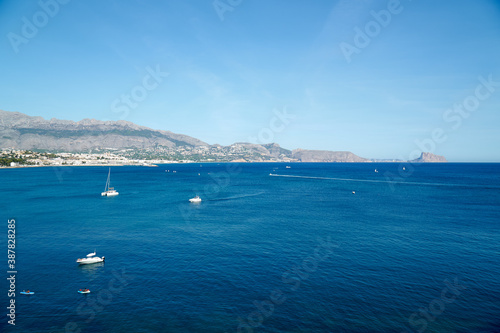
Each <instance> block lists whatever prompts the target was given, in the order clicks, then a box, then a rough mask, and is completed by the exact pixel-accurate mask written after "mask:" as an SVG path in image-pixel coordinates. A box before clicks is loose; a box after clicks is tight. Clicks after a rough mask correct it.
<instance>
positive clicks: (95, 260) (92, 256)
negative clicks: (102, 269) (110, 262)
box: [76, 251, 104, 265]
mask: <svg viewBox="0 0 500 333" xmlns="http://www.w3.org/2000/svg"><path fill="white" fill-rule="evenodd" d="M95 255H96V253H95V251H94V252H92V253H89V254H87V257H86V258H79V259H76V262H77V263H79V264H80V265H85V264H95V263H98V262H104V256H103V257H96V256H95Z"/></svg>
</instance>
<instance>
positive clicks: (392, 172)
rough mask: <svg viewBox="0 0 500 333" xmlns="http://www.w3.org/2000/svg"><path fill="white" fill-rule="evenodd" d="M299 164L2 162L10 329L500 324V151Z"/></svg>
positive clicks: (481, 327) (421, 328) (468, 327)
mask: <svg viewBox="0 0 500 333" xmlns="http://www.w3.org/2000/svg"><path fill="white" fill-rule="evenodd" d="M285 165H286V164H240V165H237V164H171V165H160V166H159V167H157V168H148V167H131V166H130V167H112V172H111V181H112V185H113V186H115V188H116V189H117V190H118V191H119V192H120V195H119V196H118V197H113V198H104V197H101V196H100V193H101V191H102V190H103V189H104V184H105V182H106V177H107V172H108V168H107V167H65V168H26V169H3V170H0V209H1V218H2V220H3V221H4V226H3V227H2V230H3V231H2V232H3V233H4V236H2V237H1V242H0V244H1V246H2V248H3V249H4V250H2V252H3V253H5V255H4V257H3V259H1V267H2V270H3V275H4V276H5V277H7V273H6V272H7V270H8V269H7V256H6V252H7V251H6V249H7V221H8V219H12V218H15V220H16V269H17V271H18V273H17V276H16V278H17V280H16V287H17V291H16V294H17V295H16V297H15V299H16V321H15V323H16V326H15V329H13V327H11V325H8V324H7V317H6V316H5V314H6V313H7V310H6V309H5V308H6V306H7V305H8V303H7V302H8V301H9V298H8V297H7V291H8V288H9V286H8V284H7V283H6V279H5V278H3V279H2V281H3V282H2V284H0V287H1V288H2V290H1V291H0V292H1V294H2V295H3V296H2V300H3V301H2V304H3V305H2V308H3V309H4V310H3V314H2V319H1V321H0V325H1V329H0V330H3V331H16V332H65V331H66V332H78V331H79V330H80V331H81V332H237V331H240V332H252V331H253V332H500V164H453V163H447V164H422V165H419V166H414V167H413V166H411V165H405V166H406V170H402V165H400V164H393V163H387V164H384V163H380V164H374V163H368V164H363V163H361V164H349V163H347V164H321V163H320V164H308V163H302V164H300V163H293V164H289V165H290V166H291V168H285ZM375 168H376V169H378V171H379V172H378V173H375V172H374V169H375ZM166 170H170V172H165V171H166ZM174 170H175V171H176V172H175V173H174V172H173V171H174ZM270 173H272V174H276V175H280V176H270V175H269V174H270ZM283 175H293V176H299V177H282V176H283ZM388 180H389V181H395V182H388ZM352 191H355V193H354V194H353V193H352ZM197 194H198V195H200V196H201V197H202V199H203V202H201V203H200V204H190V203H189V202H188V199H189V198H191V197H193V196H194V195H197ZM94 249H96V250H97V254H98V255H101V256H102V255H104V256H105V257H106V262H105V263H104V264H96V265H89V266H83V267H79V266H78V265H77V264H76V263H75V260H76V259H77V258H79V257H82V256H84V255H85V254H87V253H89V252H92V251H93V250H94ZM80 288H89V289H90V290H91V291H92V292H91V294H88V295H81V294H78V293H77V290H78V289H80ZM23 289H31V290H33V291H35V292H36V294H35V295H33V296H22V295H19V294H18V292H19V291H22V290H23Z"/></svg>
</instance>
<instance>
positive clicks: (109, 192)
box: [101, 168, 118, 197]
mask: <svg viewBox="0 0 500 333" xmlns="http://www.w3.org/2000/svg"><path fill="white" fill-rule="evenodd" d="M110 177H111V168H109V172H108V180H107V181H106V186H105V187H104V192H102V193H101V196H103V197H114V196H115V195H118V192H117V191H116V190H115V188H114V187H109V183H110V179H111V178H110Z"/></svg>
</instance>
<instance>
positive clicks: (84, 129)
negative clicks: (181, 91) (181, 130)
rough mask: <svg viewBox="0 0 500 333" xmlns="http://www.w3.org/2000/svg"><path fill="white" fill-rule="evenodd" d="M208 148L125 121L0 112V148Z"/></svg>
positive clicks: (184, 136)
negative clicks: (75, 120)
mask: <svg viewBox="0 0 500 333" xmlns="http://www.w3.org/2000/svg"><path fill="white" fill-rule="evenodd" d="M207 145H208V144H207V143H205V142H203V141H200V140H198V139H195V138H192V137H190V136H187V135H181V134H175V133H172V132H169V131H160V130H153V129H150V128H147V127H143V126H138V125H135V124H133V123H131V122H128V121H123V120H120V121H99V120H95V119H84V120H81V121H78V122H74V121H71V120H59V119H51V120H45V119H43V118H42V117H30V116H28V115H25V114H23V113H19V112H7V111H0V147H9V148H14V149H41V150H49V151H67V152H79V151H88V150H90V149H104V148H115V149H123V148H137V149H148V148H155V147H158V146H161V147H166V148H174V147H178V146H191V147H196V146H207Z"/></svg>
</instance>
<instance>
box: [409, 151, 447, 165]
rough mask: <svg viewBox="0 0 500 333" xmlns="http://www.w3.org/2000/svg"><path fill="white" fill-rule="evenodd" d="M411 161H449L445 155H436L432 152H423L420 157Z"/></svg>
mask: <svg viewBox="0 0 500 333" xmlns="http://www.w3.org/2000/svg"><path fill="white" fill-rule="evenodd" d="M411 162H414V163H431V162H438V163H444V162H448V161H447V160H446V158H444V156H440V155H434V154H431V153H422V155H420V157H419V158H417V159H414V160H412V161H411Z"/></svg>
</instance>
